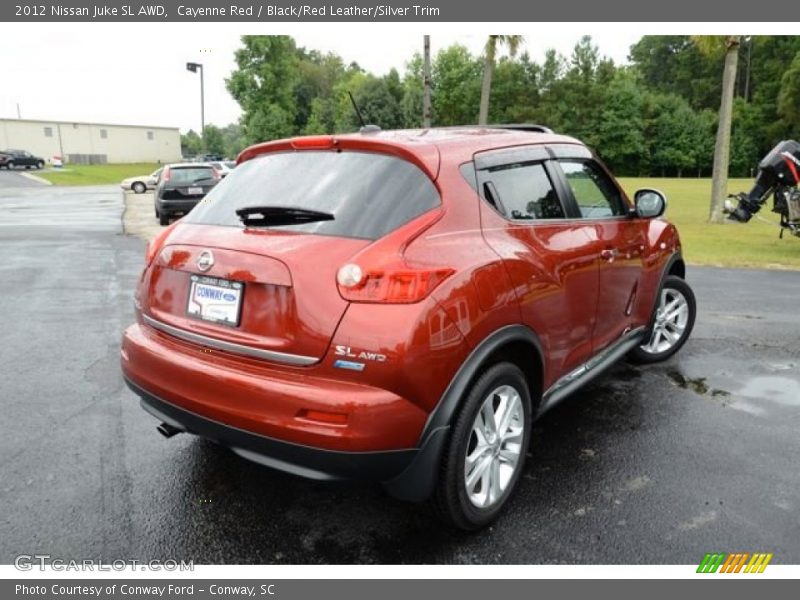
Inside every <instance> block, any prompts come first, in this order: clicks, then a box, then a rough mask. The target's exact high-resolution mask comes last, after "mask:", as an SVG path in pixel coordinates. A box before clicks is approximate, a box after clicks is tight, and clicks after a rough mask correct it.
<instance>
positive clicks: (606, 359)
mask: <svg viewBox="0 0 800 600" xmlns="http://www.w3.org/2000/svg"><path fill="white" fill-rule="evenodd" d="M645 331H646V328H645V327H638V328H636V329H634V330H632V331H629V332H627V333H625V334H624V335H623V336H622V337H620V338H619V339H618V340H617V341H616V342H614V343H613V344H611V345H610V346H608V347H607V348H604V349H603V350H601V351H600V352H598V353H597V354H596V355H595V356H593V357H592V358H590V359H589V360H588V361H586V362H585V363H583V364H582V365H581V366H579V367H578V368H576V369H573V370H572V371H570V372H569V373H567V374H566V375H564V376H563V377H562V378H561V379H559V380H558V381H556V382H555V383H554V384H553V385H552V386H550V389H548V390H547V391H546V392H545V393H544V395H543V396H542V403H541V404H540V405H539V412H538V413H537V415H536V416H537V417H540V416H542V415H543V414H544V413H545V412H547V411H548V410H550V409H551V408H553V407H554V406H555V405H556V404H558V403H559V402H561V400H563V399H564V398H566V397H567V396H569V395H570V394H571V393H573V392H575V391H577V390H578V388H581V387H583V386H584V385H586V384H587V383H588V382H590V381H591V380H592V379H594V378H595V377H597V376H598V375H600V374H601V373H603V371H605V370H606V369H608V368H609V367H610V366H611V365H613V364H614V363H616V362H617V361H618V360H619V359H621V358H622V357H623V356H625V355H626V354H627V353H628V352H630V351H631V350H632V349H633V348H635V347H636V346H637V345H639V344H641V343H642V338H643V337H644V333H645Z"/></svg>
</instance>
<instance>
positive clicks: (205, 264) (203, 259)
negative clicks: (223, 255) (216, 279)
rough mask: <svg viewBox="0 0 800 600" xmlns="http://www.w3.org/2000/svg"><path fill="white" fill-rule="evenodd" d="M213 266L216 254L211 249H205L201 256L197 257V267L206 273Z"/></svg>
mask: <svg viewBox="0 0 800 600" xmlns="http://www.w3.org/2000/svg"><path fill="white" fill-rule="evenodd" d="M213 266H214V255H213V254H211V250H203V251H202V252H201V253H200V256H198V257H197V268H198V269H200V270H201V271H202V272H203V273H205V272H206V271H208V270H209V269H210V268H211V267H213Z"/></svg>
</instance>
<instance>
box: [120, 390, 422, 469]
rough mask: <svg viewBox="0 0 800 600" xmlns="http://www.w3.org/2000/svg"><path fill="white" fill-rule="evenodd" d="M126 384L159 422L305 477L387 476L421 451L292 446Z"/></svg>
mask: <svg viewBox="0 0 800 600" xmlns="http://www.w3.org/2000/svg"><path fill="white" fill-rule="evenodd" d="M125 382H126V383H127V384H128V387H130V388H131V390H133V391H134V392H136V394H137V395H139V397H140V398H141V405H142V408H143V409H144V410H146V411H147V412H149V413H150V414H151V415H153V416H154V417H156V418H157V419H159V420H161V421H162V422H164V423H168V424H169V425H172V426H173V427H176V428H178V429H180V430H182V431H184V432H187V433H193V434H196V435H200V436H202V437H204V438H208V439H211V440H214V441H216V442H218V443H220V444H222V445H223V446H227V447H228V448H230V449H231V450H233V451H234V452H235V453H236V454H239V455H240V456H242V457H244V458H246V459H248V460H252V461H254V462H257V463H259V464H262V465H265V466H267V467H271V468H273V469H278V470H280V471H285V472H288V473H292V474H294V475H299V476H301V477H306V478H308V479H317V480H337V479H350V480H358V479H363V480H377V481H386V480H391V479H393V478H395V477H397V476H398V475H399V474H400V473H402V472H403V471H405V470H406V469H407V468H408V466H409V465H410V464H411V463H412V462H413V460H414V458H415V457H416V456H417V454H418V453H419V450H418V449H416V448H414V449H406V450H389V451H384V452H337V451H332V450H323V449H320V448H313V447H310V446H304V445H301V444H293V443H290V442H285V441H282V440H277V439H274V438H270V437H266V436H262V435H257V434H255V433H252V432H249V431H245V430H243V429H239V428H237V427H231V426H230V425H226V424H224V423H220V422H218V421H214V420H213V419H208V418H206V417H202V416H200V415H198V414H196V413H193V412H191V411H188V410H186V409H183V408H180V407H178V406H176V405H174V404H170V403H169V402H165V401H164V400H161V399H160V398H156V397H155V396H153V395H152V394H150V393H148V392H147V391H145V390H143V389H142V388H141V387H139V386H137V385H136V384H135V383H133V382H131V381H130V380H129V379H127V378H126V379H125Z"/></svg>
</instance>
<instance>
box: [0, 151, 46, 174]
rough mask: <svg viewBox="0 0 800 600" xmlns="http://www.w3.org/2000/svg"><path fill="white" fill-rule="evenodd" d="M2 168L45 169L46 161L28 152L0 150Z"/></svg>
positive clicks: (0, 165)
mask: <svg viewBox="0 0 800 600" xmlns="http://www.w3.org/2000/svg"><path fill="white" fill-rule="evenodd" d="M0 167H5V168H6V169H15V168H17V167H25V168H26V169H30V168H31V167H36V168H37V169H43V168H44V159H43V158H41V157H39V156H34V155H33V154H31V153H30V152H28V151H27V150H0Z"/></svg>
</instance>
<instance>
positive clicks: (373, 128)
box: [347, 90, 381, 133]
mask: <svg viewBox="0 0 800 600" xmlns="http://www.w3.org/2000/svg"><path fill="white" fill-rule="evenodd" d="M347 95H348V96H350V102H352V103H353V109H354V110H355V111H356V116H357V117H358V122H359V123H361V128H360V129H359V130H358V131H359V133H377V132H379V131H380V130H381V128H380V127H378V126H377V125H370V124H367V123H365V122H364V117H362V116H361V111H360V110H358V104H356V99H355V98H353V94H352V93H351V92H350V90H347Z"/></svg>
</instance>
